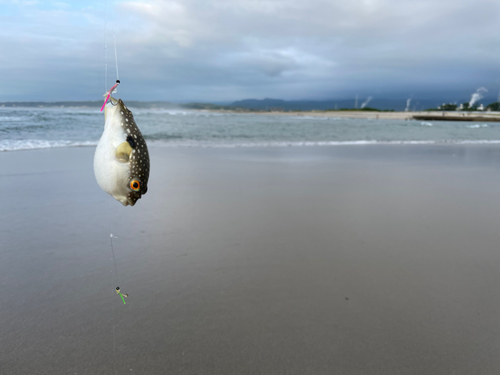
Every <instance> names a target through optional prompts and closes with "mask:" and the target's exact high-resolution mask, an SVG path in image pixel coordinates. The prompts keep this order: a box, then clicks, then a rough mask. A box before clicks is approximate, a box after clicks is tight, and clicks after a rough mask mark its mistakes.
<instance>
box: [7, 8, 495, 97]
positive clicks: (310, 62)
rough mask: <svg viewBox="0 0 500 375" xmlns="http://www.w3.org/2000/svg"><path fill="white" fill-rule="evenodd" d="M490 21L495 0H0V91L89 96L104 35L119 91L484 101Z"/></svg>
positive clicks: (94, 89)
mask: <svg viewBox="0 0 500 375" xmlns="http://www.w3.org/2000/svg"><path fill="white" fill-rule="evenodd" d="M499 21H500V2H499V1H497V0H495V1H490V0H349V1H346V0H342V1H340V0H330V1H325V0H273V1H271V0H252V1H251V0H179V1H169V0H149V1H112V0H102V1H93V0H87V1H78V0H74V1H50V0H48V1H41V0H40V1H36V0H33V1H21V0H0V101H55V100H64V101H66V100H100V99H101V97H102V95H103V93H104V91H105V87H108V88H109V87H110V86H111V85H112V84H113V83H114V80H115V79H116V68H115V56H114V43H113V36H114V39H115V40H116V50H117V56H118V68H119V78H120V80H121V82H122V83H121V85H120V91H119V94H120V95H119V96H121V97H122V98H124V99H125V98H127V99H129V100H166V101H172V102H188V101H203V102H228V101H234V100H241V99H247V98H257V99H262V98H266V97H267V98H280V99H285V100H305V99H308V100H325V99H343V98H351V97H354V95H356V94H358V95H359V97H360V98H363V97H367V96H373V97H374V98H388V99H390V98H410V97H411V98H421V99H425V98H433V99H434V98H442V100H443V101H444V100H447V101H448V100H449V101H457V100H463V99H464V98H467V99H468V98H469V97H470V95H471V94H472V93H473V92H475V91H476V90H477V89H478V88H480V87H484V88H486V89H487V90H488V92H486V93H484V95H486V96H487V97H488V96H489V97H491V98H493V99H495V98H496V97H497V95H498V92H499V89H500V22H499ZM106 36H107V41H108V43H107V55H108V63H107V65H108V79H107V82H106V84H105V40H106ZM360 100H361V99H360Z"/></svg>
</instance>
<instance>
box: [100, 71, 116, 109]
mask: <svg viewBox="0 0 500 375" xmlns="http://www.w3.org/2000/svg"><path fill="white" fill-rule="evenodd" d="M119 84H120V80H119V79H117V80H116V83H115V85H114V86H113V87H111V89H109V91H108V92H107V93H105V94H104V96H106V95H107V96H106V99H105V100H104V104H103V105H102V107H101V112H102V110H103V109H104V106H105V105H106V103H107V102H108V100H109V97H110V96H111V94H112V93H113V91H114V90H115V89H116V88H117V87H118V85H119Z"/></svg>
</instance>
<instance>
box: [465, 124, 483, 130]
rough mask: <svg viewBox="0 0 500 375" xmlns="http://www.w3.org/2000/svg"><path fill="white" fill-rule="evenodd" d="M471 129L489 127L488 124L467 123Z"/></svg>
mask: <svg viewBox="0 0 500 375" xmlns="http://www.w3.org/2000/svg"><path fill="white" fill-rule="evenodd" d="M467 127H468V128H469V129H479V128H487V127H488V124H474V125H467Z"/></svg>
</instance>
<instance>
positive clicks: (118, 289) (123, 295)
mask: <svg viewBox="0 0 500 375" xmlns="http://www.w3.org/2000/svg"><path fill="white" fill-rule="evenodd" d="M116 294H119V295H120V297H122V301H123V304H124V305H126V303H125V298H123V297H128V294H122V292H120V287H119V286H117V287H116Z"/></svg>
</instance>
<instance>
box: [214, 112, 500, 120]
mask: <svg viewBox="0 0 500 375" xmlns="http://www.w3.org/2000/svg"><path fill="white" fill-rule="evenodd" d="M209 112H219V113H224V112H226V113H250V114H256V115H261V116H262V115H268V116H269V115H271V116H297V117H329V118H351V119H374V120H415V119H416V120H432V121H450V120H451V121H486V122H488V121H494V122H498V121H500V113H499V112H460V111H459V112H457V111H420V112H396V111H395V112H377V111H287V112H282V111H269V112H268V111H262V112H259V111H248V112H241V111H225V110H210V111H209Z"/></svg>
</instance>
